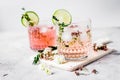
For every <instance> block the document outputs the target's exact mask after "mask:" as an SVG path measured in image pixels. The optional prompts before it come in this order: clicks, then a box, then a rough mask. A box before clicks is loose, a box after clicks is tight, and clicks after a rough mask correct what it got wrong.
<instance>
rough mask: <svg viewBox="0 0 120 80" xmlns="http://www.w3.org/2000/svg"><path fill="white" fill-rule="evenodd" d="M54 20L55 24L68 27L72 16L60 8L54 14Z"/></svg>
mask: <svg viewBox="0 0 120 80" xmlns="http://www.w3.org/2000/svg"><path fill="white" fill-rule="evenodd" d="M52 22H53V24H54V25H58V26H63V27H66V26H68V25H70V24H71V22H72V16H71V14H70V13H69V12H68V11H67V10H65V9H58V10H56V11H55V12H54V14H53V16H52Z"/></svg>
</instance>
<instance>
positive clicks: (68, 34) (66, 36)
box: [62, 32, 72, 41]
mask: <svg viewBox="0 0 120 80" xmlns="http://www.w3.org/2000/svg"><path fill="white" fill-rule="evenodd" d="M62 39H63V40H64V41H70V40H71V39H72V36H71V32H64V33H63V34H62Z"/></svg>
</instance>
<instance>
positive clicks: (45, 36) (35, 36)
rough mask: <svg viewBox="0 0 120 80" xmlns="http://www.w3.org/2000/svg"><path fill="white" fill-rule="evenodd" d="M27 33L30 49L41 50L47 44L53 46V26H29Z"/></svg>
mask: <svg viewBox="0 0 120 80" xmlns="http://www.w3.org/2000/svg"><path fill="white" fill-rule="evenodd" d="M28 33H29V41H30V48H31V49H32V50H42V49H44V48H46V47H48V46H55V43H56V30H55V28H54V26H47V25H40V26H33V27H29V29H28Z"/></svg>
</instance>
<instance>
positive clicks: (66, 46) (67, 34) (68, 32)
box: [58, 20, 91, 60]
mask: <svg viewBox="0 0 120 80" xmlns="http://www.w3.org/2000/svg"><path fill="white" fill-rule="evenodd" d="M90 23H91V22H90V21H89V20H88V21H79V22H77V23H72V24H71V25H69V26H67V27H64V31H63V32H62V35H61V41H58V52H59V54H62V55H64V56H65V58H66V59H67V60H83V59H86V58H87V56H88V53H89V52H90V49H91V24H90Z"/></svg>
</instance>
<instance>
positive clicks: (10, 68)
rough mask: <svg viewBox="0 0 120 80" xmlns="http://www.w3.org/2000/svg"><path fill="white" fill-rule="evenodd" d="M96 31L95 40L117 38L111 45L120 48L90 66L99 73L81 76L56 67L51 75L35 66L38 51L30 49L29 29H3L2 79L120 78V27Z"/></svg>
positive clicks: (0, 39)
mask: <svg viewBox="0 0 120 80" xmlns="http://www.w3.org/2000/svg"><path fill="white" fill-rule="evenodd" d="M92 32H93V40H97V39H101V38H109V39H110V40H112V41H113V43H111V44H110V45H109V46H110V47H111V48H113V49H116V50H117V51H116V52H113V53H111V54H109V55H107V56H104V57H103V58H101V59H99V60H97V61H95V62H93V63H91V64H89V65H87V66H86V68H87V69H88V70H89V71H92V70H93V69H96V70H97V71H98V72H99V73H98V74H93V73H91V74H90V75H80V76H76V75H75V73H74V72H68V71H64V70H60V69H56V68H52V71H53V72H54V74H53V75H47V74H46V73H45V72H44V71H42V70H40V67H39V66H38V65H32V57H33V55H36V54H37V52H34V51H32V50H31V49H30V48H29V40H28V34H27V31H25V32H19V31H18V32H0V80H65V79H68V80H119V79H120V36H119V35H120V27H115V28H114V27H111V28H93V29H92Z"/></svg>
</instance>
